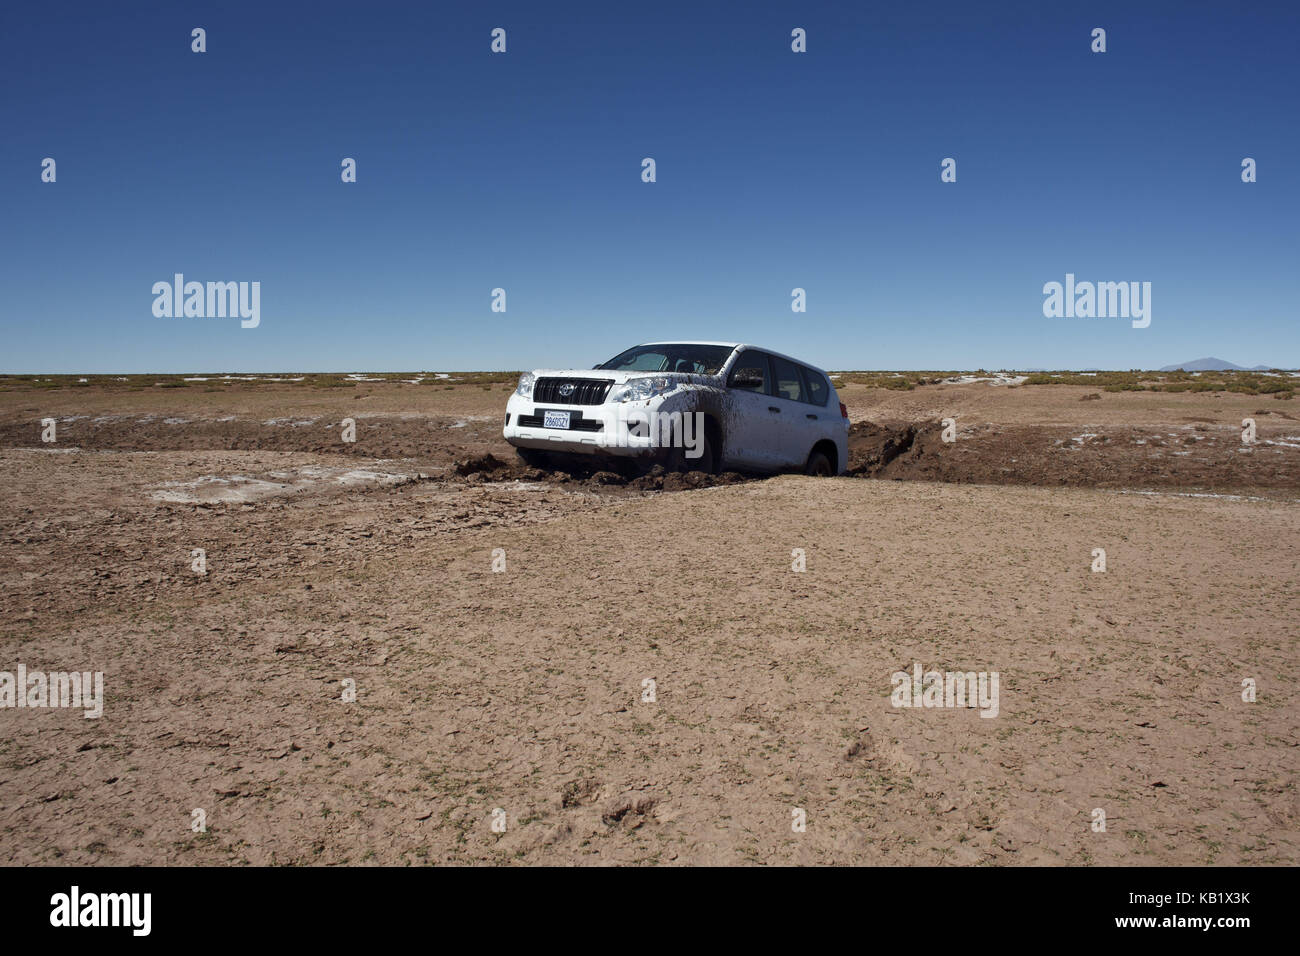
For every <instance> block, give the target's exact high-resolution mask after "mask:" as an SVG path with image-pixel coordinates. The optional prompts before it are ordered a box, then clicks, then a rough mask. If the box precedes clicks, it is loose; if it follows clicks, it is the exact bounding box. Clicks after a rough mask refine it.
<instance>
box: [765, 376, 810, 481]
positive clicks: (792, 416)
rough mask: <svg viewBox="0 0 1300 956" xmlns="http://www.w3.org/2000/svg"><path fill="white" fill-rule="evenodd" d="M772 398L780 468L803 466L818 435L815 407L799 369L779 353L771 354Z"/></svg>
mask: <svg viewBox="0 0 1300 956" xmlns="http://www.w3.org/2000/svg"><path fill="white" fill-rule="evenodd" d="M771 358H772V392H773V395H772V399H773V402H774V403H775V405H776V407H777V408H779V409H780V411H779V412H778V413H777V414H775V415H773V416H772V417H773V418H775V419H776V420H777V422H778V424H777V433H776V447H775V449H774V454H775V455H776V456H777V463H778V465H779V466H780V467H782V468H792V467H800V468H801V467H803V465H804V464H805V463H806V462H807V461H808V453H809V452H810V451H812V446H813V445H815V444H817V439H818V438H820V437H821V435H822V429H821V428H820V424H821V422H820V420H819V416H818V414H817V409H816V408H814V407H813V406H812V405H811V404H809V401H808V386H807V384H806V382H805V381H804V375H803V369H802V368H801V367H800V366H799V365H797V364H796V363H794V362H791V361H790V360H789V359H784V358H781V356H779V355H773V356H772V357H771Z"/></svg>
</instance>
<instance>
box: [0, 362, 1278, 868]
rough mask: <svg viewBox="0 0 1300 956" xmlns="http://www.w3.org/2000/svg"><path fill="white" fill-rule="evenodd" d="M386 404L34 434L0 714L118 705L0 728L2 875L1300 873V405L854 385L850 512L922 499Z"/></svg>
mask: <svg viewBox="0 0 1300 956" xmlns="http://www.w3.org/2000/svg"><path fill="white" fill-rule="evenodd" d="M357 391H358V392H359V393H360V394H353V390H352V389H330V390H321V391H319V392H317V391H314V390H309V389H305V388H300V389H294V388H292V387H288V386H286V387H283V388H278V387H277V388H267V387H259V388H258V389H251V388H250V389H246V390H245V389H239V388H232V389H231V390H229V391H225V392H221V393H209V392H206V391H202V390H198V389H175V390H161V389H155V390H150V391H145V392H139V393H127V394H123V393H122V392H120V391H118V392H114V393H107V392H98V391H96V390H93V389H75V390H74V389H62V390H58V391H52V392H35V391H15V392H8V393H0V468H3V469H4V475H5V479H4V489H5V492H6V493H5V495H3V496H2V497H0V542H2V544H3V546H2V547H0V582H3V585H4V590H3V598H0V640H3V646H4V659H3V660H2V661H0V670H10V671H12V670H14V669H15V668H16V666H17V664H19V663H22V664H24V665H26V667H27V668H28V669H29V670H42V669H43V670H71V669H78V670H100V671H103V672H104V675H105V690H106V702H105V710H104V715H103V717H101V718H99V719H97V720H86V719H84V718H83V717H82V715H81V712H80V711H68V710H54V709H50V710H32V709H22V710H17V709H3V710H0V725H3V730H4V733H3V734H0V775H2V776H3V777H4V779H5V781H6V786H5V787H4V788H3V792H0V834H3V844H2V845H3V852H0V859H3V860H4V861H5V862H7V863H19V864H32V863H36V864H40V863H72V864H83V863H125V864H136V863H166V864H226V863H243V862H251V863H307V864H311V863H317V864H336V863H362V862H375V863H383V864H401V863H415V864H422V863H439V862H449V863H509V862H521V863H552V864H554V863H560V864H567V863H584V864H585V863H595V864H600V863H620V862H627V863H634V862H635V863H656V862H657V863H760V862H790V863H956V864H976V863H994V864H1028V863H1049V864H1055V863H1076V864H1077V863H1109V864H1139V863H1142V864H1183V865H1186V864H1205V863H1221V864H1238V863H1240V864H1263V865H1278V864H1291V865H1294V864H1295V863H1297V862H1300V840H1297V837H1296V834H1297V832H1298V830H1300V828H1298V825H1300V796H1298V795H1297V790H1296V783H1295V781H1296V776H1297V770H1300V759H1298V758H1297V754H1298V753H1300V749H1298V748H1300V705H1297V703H1296V700H1295V696H1294V694H1293V693H1292V692H1291V688H1293V687H1294V686H1295V683H1296V681H1297V679H1298V678H1300V670H1298V665H1297V657H1296V640H1297V637H1298V636H1300V627H1298V626H1297V623H1296V622H1297V621H1300V589H1298V588H1297V583H1296V582H1297V581H1298V580H1300V574H1298V573H1297V572H1298V571H1300V567H1298V564H1300V559H1298V558H1297V549H1296V545H1297V542H1300V537H1298V532H1300V511H1298V510H1297V502H1296V500H1295V494H1294V492H1295V489H1296V482H1297V476H1296V473H1297V471H1300V467H1298V466H1300V457H1297V456H1298V455H1300V449H1297V448H1292V447H1290V446H1291V445H1292V444H1300V441H1293V440H1292V438H1293V436H1296V435H1300V426H1297V425H1296V424H1295V423H1294V419H1291V418H1289V417H1287V416H1289V415H1290V414H1292V410H1291V407H1290V406H1291V404H1292V403H1288V402H1274V401H1273V400H1271V399H1260V398H1257V397H1249V396H1231V397H1226V398H1219V399H1215V398H1213V397H1211V396H1206V395H1201V396H1193V395H1190V394H1184V395H1177V396H1174V395H1154V394H1151V393H1146V394H1129V393H1121V394H1118V395H1115V394H1111V393H1103V394H1102V397H1101V398H1100V399H1098V400H1090V401H1080V400H1079V398H1080V396H1081V395H1083V394H1088V393H1089V390H1087V389H1080V388H1071V387H1064V386H1061V387H1044V388H1037V387H1035V388H1019V389H1007V388H1005V387H1003V388H991V387H988V386H972V387H946V388H944V387H940V388H922V389H917V390H916V391H915V392H908V393H891V392H884V391H882V390H867V389H855V388H854V387H850V388H847V389H846V390H845V397H846V401H847V402H848V404H849V406H850V411H851V414H852V415H853V416H854V418H855V419H857V420H861V421H863V422H864V424H863V425H862V426H860V427H858V428H857V429H856V430H855V432H854V436H853V444H854V454H853V461H852V464H853V468H854V470H855V473H856V474H858V475H871V474H875V475H877V476H880V477H889V478H894V477H897V478H920V479H926V480H917V481H901V482H892V481H872V480H860V479H852V478H846V479H838V480H826V479H821V480H818V479H808V478H802V477H781V478H776V479H770V480H761V481H752V480H751V481H741V480H739V479H738V477H737V476H720V477H717V478H713V479H705V478H704V476H696V477H694V478H692V477H691V476H689V475H688V476H661V475H660V476H652V477H651V478H650V479H649V480H648V481H646V480H645V479H638V480H636V481H632V482H627V481H626V480H624V479H622V478H621V477H620V476H618V475H614V474H613V473H612V472H611V473H605V474H601V473H600V472H592V473H590V474H585V475H575V476H569V478H568V479H567V480H565V479H562V478H560V477H559V476H553V475H547V474H543V473H536V472H532V471H531V470H528V469H524V468H522V466H520V465H518V464H516V463H515V462H514V461H513V460H512V459H511V458H510V453H509V449H508V447H507V446H505V445H504V443H503V442H502V441H501V439H500V428H499V418H498V415H499V414H500V412H501V410H502V408H503V406H504V401H505V396H506V394H507V391H508V390H507V389H502V388H500V387H497V388H493V389H490V390H483V389H481V388H479V387H477V386H461V387H457V388H453V389H450V390H448V389H443V388H436V389H434V388H430V387H427V386H423V387H421V386H410V387H403V386H398V385H383V386H379V385H376V386H373V387H370V386H367V387H366V388H365V389H364V390H357ZM1143 403H1145V404H1143ZM359 406H365V408H366V413H365V414H361V413H359V412H358V407H359ZM1273 406H1277V407H1276V409H1275V408H1274V407H1273ZM1263 411H1268V412H1270V414H1267V415H1265V414H1263ZM46 416H51V417H56V418H57V419H59V426H58V427H59V431H58V438H59V441H58V442H57V443H55V444H54V445H43V444H42V443H41V442H40V440H39V433H40V424H39V423H40V419H41V418H43V417H46ZM79 416H84V417H79ZM113 416H118V417H113ZM232 416H233V417H232ZM228 417H229V418H230V420H229V421H219V419H222V418H228ZM343 417H353V418H355V419H356V421H357V426H358V429H357V436H358V440H357V442H356V444H355V445H344V444H342V443H341V442H339V441H338V432H337V423H338V421H339V420H340V419H341V418H343ZM943 417H955V418H956V419H957V421H958V426H959V430H958V441H957V442H956V443H955V444H952V445H945V444H944V443H942V442H941V441H940V439H939V435H938V433H939V428H940V426H939V420H940V419H941V418H943ZM1244 417H1255V418H1256V420H1257V422H1258V425H1259V437H1260V438H1261V444H1259V445H1256V446H1253V447H1252V448H1251V449H1249V450H1246V451H1243V450H1241V448H1240V441H1239V428H1240V421H1241V419H1242V418H1244ZM96 419H102V420H100V421H96ZM150 419H151V420H150ZM167 419H184V421H175V422H171V423H169V422H168V421H167ZM310 419H316V421H314V422H311V423H310V424H301V425H295V424H293V422H304V421H308V420H310ZM275 420H287V421H276V423H275V424H266V423H267V422H271V421H275ZM1198 426H1201V427H1200V428H1198ZM331 429H332V430H331ZM909 434H912V435H913V436H914V437H912V438H911V440H910V443H909V441H908V435H909ZM1157 434H1158V435H1160V436H1161V437H1160V439H1159V441H1157V440H1156V439H1155V438H1154V437H1153V436H1156V435H1157ZM1086 435H1096V436H1098V437H1096V438H1089V437H1084V439H1083V440H1082V441H1075V439H1076V438H1078V437H1080V436H1086ZM1103 438H1105V439H1107V440H1102V439H1103ZM1193 439H1198V440H1193ZM1234 439H1236V445H1234ZM1139 440H1145V441H1146V443H1145V444H1138V441H1139ZM1058 442H1060V443H1059V444H1058ZM1265 442H1273V444H1266V443H1265ZM1183 451H1186V452H1188V454H1176V453H1178V452H1183ZM489 455H490V456H492V457H491V458H488V457H486V456H489ZM1004 468H1006V469H1010V470H1009V471H1003V470H1002V469H1004ZM934 479H940V480H938V481H936V480H934ZM656 480H657V481H658V482H659V483H660V484H662V485H663V486H664V487H666V488H669V489H673V488H677V489H681V490H682V491H683V493H681V494H672V495H665V494H658V493H655V491H656V490H657V487H658V486H657V485H656ZM637 481H641V482H642V483H641V484H638V483H637ZM956 482H964V484H962V483H956ZM971 482H980V484H974V483H971ZM1013 483H1014V484H1021V485H1036V486H1038V487H1027V486H1026V487H1009V486H1008V484H1013ZM693 485H700V486H704V485H708V486H709V487H699V488H698V490H696V489H694V487H693ZM997 485H1000V487H998V486H997ZM1062 485H1064V487H1061V486H1062ZM1131 492H1155V493H1131ZM1185 492H1191V493H1193V494H1196V495H1199V494H1202V493H1204V494H1221V493H1223V492H1231V494H1232V495H1233V497H1194V496H1192V495H1189V494H1184V493H1185ZM195 548H202V549H204V550H205V552H206V556H207V571H208V573H207V574H206V575H204V576H199V575H197V574H195V573H193V572H192V571H191V568H190V562H191V551H192V550H193V549H195ZM1096 548H1105V550H1106V552H1107V560H1108V568H1107V571H1106V573H1104V574H1100V573H1093V572H1091V571H1090V564H1091V562H1092V560H1093V558H1092V552H1093V550H1094V549H1096ZM497 549H500V550H501V551H502V552H504V556H505V559H506V569H505V571H504V572H502V573H494V572H493V570H492V561H493V556H494V552H496V551H497ZM794 549H801V550H802V551H803V552H804V554H805V556H806V561H807V570H806V571H805V572H804V573H795V572H794V571H792V551H793V550H794ZM914 662H919V663H920V664H921V665H922V666H923V667H924V668H926V669H930V668H934V669H939V670H961V671H997V672H999V674H1000V675H1001V703H1000V713H999V716H998V717H997V718H994V719H983V718H981V717H979V715H978V713H977V712H976V711H973V710H965V709H956V710H946V709H917V710H904V709H895V708H893V707H891V706H890V700H889V694H890V675H891V674H892V673H893V672H894V671H896V670H900V669H903V670H907V669H910V668H911V666H912V664H913V663H914ZM345 679H346V680H350V681H353V682H355V687H356V691H357V698H356V700H355V702H351V703H346V702H344V701H343V700H342V699H341V688H342V682H343V681H344V680H345ZM1245 679H1251V680H1254V681H1255V682H1256V684H1257V687H1258V699H1257V700H1256V701H1255V702H1253V703H1247V702H1245V701H1243V700H1242V696H1241V695H1242V681H1243V680H1245ZM647 680H653V681H654V686H655V689H656V699H655V700H654V701H653V702H650V701H647V700H644V699H643V695H644V694H645V692H646V686H647V685H646V684H645V682H646V681H647ZM197 808H201V809H204V810H205V811H206V814H207V824H208V825H207V832H206V833H194V832H192V831H191V829H190V824H191V819H192V817H191V814H192V811H193V810H194V809H197ZM498 808H499V809H501V810H502V811H504V815H505V819H506V823H507V827H506V830H505V832H504V833H498V832H494V830H493V829H492V826H491V823H492V816H493V811H494V810H496V809H498ZM794 808H800V809H803V810H804V811H805V812H806V813H807V820H808V825H807V831H806V832H804V833H796V832H793V831H792V829H791V813H792V809H794ZM1098 808H1100V809H1103V810H1105V812H1106V817H1107V830H1106V832H1096V831H1094V830H1093V828H1092V826H1091V824H1092V822H1093V819H1094V817H1093V811H1094V810H1095V809H1098Z"/></svg>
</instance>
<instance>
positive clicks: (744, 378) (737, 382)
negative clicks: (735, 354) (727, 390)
mask: <svg viewBox="0 0 1300 956" xmlns="http://www.w3.org/2000/svg"><path fill="white" fill-rule="evenodd" d="M731 387H732V388H762V387H763V373H762V372H760V371H759V370H758V369H756V368H738V369H736V371H734V372H732V373H731Z"/></svg>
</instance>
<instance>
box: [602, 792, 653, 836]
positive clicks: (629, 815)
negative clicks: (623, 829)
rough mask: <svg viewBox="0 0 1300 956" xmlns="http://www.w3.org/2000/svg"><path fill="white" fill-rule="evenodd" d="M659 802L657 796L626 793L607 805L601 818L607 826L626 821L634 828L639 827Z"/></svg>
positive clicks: (625, 822)
mask: <svg viewBox="0 0 1300 956" xmlns="http://www.w3.org/2000/svg"><path fill="white" fill-rule="evenodd" d="M658 802H659V800H658V798H657V797H652V796H648V795H647V794H643V793H625V794H623V795H622V796H619V797H616V798H615V799H613V800H611V801H610V802H609V803H608V804H607V805H606V807H605V811H604V812H603V813H602V814H601V815H600V819H601V820H602V821H604V823H605V824H606V825H607V826H616V825H618V824H620V823H624V824H627V825H630V826H631V827H633V828H635V827H639V826H640V825H641V824H642V823H644V822H645V818H646V816H647V815H648V814H649V813H650V811H651V810H653V809H654V808H655V805H656V804H657V803H658Z"/></svg>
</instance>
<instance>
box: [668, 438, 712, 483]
mask: <svg viewBox="0 0 1300 956" xmlns="http://www.w3.org/2000/svg"><path fill="white" fill-rule="evenodd" d="M698 447H699V452H700V454H699V455H698V456H697V457H695V458H691V457H689V456H688V455H687V454H686V449H685V448H682V447H673V448H670V449H668V454H667V455H665V456H664V469H665V470H666V471H702V472H704V473H705V474H709V475H711V474H713V473H714V470H715V465H714V461H713V442H711V441H709V436H708V434H707V433H705V434H701V435H700V444H699V446H698Z"/></svg>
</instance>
